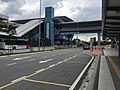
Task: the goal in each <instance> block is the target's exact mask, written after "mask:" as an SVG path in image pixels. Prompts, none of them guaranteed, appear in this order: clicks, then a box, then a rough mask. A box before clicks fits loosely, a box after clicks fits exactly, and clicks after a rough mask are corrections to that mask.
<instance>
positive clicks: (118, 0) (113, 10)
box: [102, 0, 120, 37]
mask: <svg viewBox="0 0 120 90" xmlns="http://www.w3.org/2000/svg"><path fill="white" fill-rule="evenodd" d="M102 1H103V2H102V32H103V37H118V36H120V0H102Z"/></svg>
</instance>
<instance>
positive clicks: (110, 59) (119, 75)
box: [108, 57, 120, 80]
mask: <svg viewBox="0 0 120 90" xmlns="http://www.w3.org/2000/svg"><path fill="white" fill-rule="evenodd" d="M108 59H109V61H110V62H111V65H112V67H113V68H114V70H115V72H116V74H117V76H118V78H119V80H120V70H119V68H118V67H117V65H116V64H115V63H114V62H113V60H112V58H111V57H108Z"/></svg>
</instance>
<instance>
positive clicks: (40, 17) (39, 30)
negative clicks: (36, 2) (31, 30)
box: [38, 0, 41, 51]
mask: <svg viewBox="0 0 120 90" xmlns="http://www.w3.org/2000/svg"><path fill="white" fill-rule="evenodd" d="M39 18H40V24H39V42H38V51H40V39H41V0H40V13H39Z"/></svg>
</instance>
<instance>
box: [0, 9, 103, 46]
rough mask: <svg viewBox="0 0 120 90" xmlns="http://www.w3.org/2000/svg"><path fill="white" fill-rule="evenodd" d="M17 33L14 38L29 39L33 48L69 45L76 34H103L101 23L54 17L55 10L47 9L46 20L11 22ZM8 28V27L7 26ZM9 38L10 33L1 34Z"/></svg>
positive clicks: (0, 35) (35, 19) (33, 19)
mask: <svg viewBox="0 0 120 90" xmlns="http://www.w3.org/2000/svg"><path fill="white" fill-rule="evenodd" d="M6 20H7V18H6ZM11 22H12V25H13V29H15V31H16V33H15V34H14V35H13V37H14V38H23V39H29V43H30V45H31V46H34V47H37V46H38V42H39V40H40V46H54V45H69V44H72V43H73V42H72V39H73V36H74V34H78V33H98V37H99V35H100V33H101V21H100V20H98V21H88V22H74V21H73V20H72V19H70V18H68V17H66V16H58V17H54V8H52V7H46V8H45V18H41V19H40V18H32V19H24V20H14V21H11ZM6 26H7V25H6ZM7 37H8V38H9V33H6V32H0V38H7ZM99 40H100V38H99Z"/></svg>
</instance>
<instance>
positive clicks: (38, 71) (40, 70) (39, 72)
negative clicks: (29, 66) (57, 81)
mask: <svg viewBox="0 0 120 90" xmlns="http://www.w3.org/2000/svg"><path fill="white" fill-rule="evenodd" d="M44 70H45V69H44V68H43V69H40V70H38V71H36V73H40V72H42V71H44Z"/></svg>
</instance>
